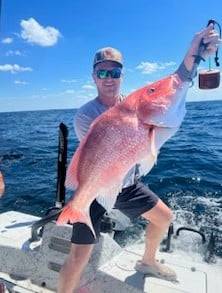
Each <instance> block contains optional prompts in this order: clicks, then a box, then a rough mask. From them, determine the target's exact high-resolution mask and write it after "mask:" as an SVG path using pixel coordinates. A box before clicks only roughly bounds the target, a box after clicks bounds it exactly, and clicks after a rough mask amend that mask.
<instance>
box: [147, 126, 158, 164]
mask: <svg viewBox="0 0 222 293" xmlns="http://www.w3.org/2000/svg"><path fill="white" fill-rule="evenodd" d="M149 137H150V153H151V156H152V157H153V158H154V162H155V163H156V162H157V155H158V151H157V148H156V141H155V127H152V128H151V130H150V133H149Z"/></svg>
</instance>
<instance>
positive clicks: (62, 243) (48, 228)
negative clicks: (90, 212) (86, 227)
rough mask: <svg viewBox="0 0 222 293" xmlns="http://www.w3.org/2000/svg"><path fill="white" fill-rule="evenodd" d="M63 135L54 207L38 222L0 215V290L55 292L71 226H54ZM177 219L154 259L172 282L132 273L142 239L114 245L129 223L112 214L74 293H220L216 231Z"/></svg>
mask: <svg viewBox="0 0 222 293" xmlns="http://www.w3.org/2000/svg"><path fill="white" fill-rule="evenodd" d="M67 133H68V132H67V127H66V126H65V125H64V124H63V123H61V124H60V127H59V148H58V149H59V150H58V180H57V193H56V200H55V204H54V206H52V208H50V209H49V210H48V211H47V213H46V215H45V216H44V217H42V218H40V217H37V216H33V215H30V214H26V213H21V212H18V211H8V212H5V213H2V214H0V292H22V293H26V292H46V293H47V292H56V288H57V282H58V275H59V271H60V268H61V266H62V264H63V262H64V260H65V258H66V257H67V255H68V253H69V249H70V245H71V244H70V238H71V233H72V226H71V225H69V224H67V225H65V226H62V227H58V226H57V225H56V219H57V218H58V215H59V214H60V212H61V210H62V207H63V206H64V202H65V187H64V180H65V175H66V167H65V166H66V157H67ZM116 212H117V213H118V211H116ZM181 213H182V212H181ZM188 217H189V215H188ZM178 218H179V215H178V213H177V214H176V215H175V220H174V222H173V223H172V224H171V226H170V227H169V230H168V233H167V234H166V235H165V238H164V240H163V242H162V244H161V246H160V249H159V252H158V255H157V256H158V260H159V261H160V262H161V263H166V264H167V265H169V266H170V267H171V268H173V269H174V270H175V271H176V273H177V280H176V281H168V280H164V279H162V278H157V277H154V276H152V275H144V274H142V273H139V272H137V271H135V269H134V267H135V263H136V261H137V260H138V259H141V257H142V253H143V248H144V247H143V246H144V244H143V241H142V240H141V241H140V240H139V241H137V242H136V243H133V244H132V245H129V246H126V247H122V246H120V245H119V243H118V242H117V241H116V237H115V236H116V235H117V233H122V232H123V231H124V230H125V229H127V227H128V226H130V221H129V219H128V218H126V217H124V216H123V215H122V214H121V213H120V212H119V214H116V213H115V212H114V213H113V214H112V213H111V214H109V215H105V216H104V219H103V222H102V227H101V228H102V231H103V232H102V235H101V238H100V241H99V243H98V244H96V245H95V248H94V252H93V253H92V256H91V259H90V261H89V264H88V266H87V268H86V270H85V272H84V274H83V276H82V278H81V281H80V284H79V288H78V290H77V292H79V293H81V292H82V293H83V292H85V293H86V292H94V293H109V292H121V293H139V292H148V293H159V292H164V293H173V292H175V293H177V292H178V293H179V292H187V293H220V292H221V290H222V259H221V258H220V257H219V256H217V252H216V247H217V243H218V241H221V234H222V233H221V229H220V228H219V227H218V229H215V228H211V227H205V228H203V229H199V230H197V229H195V227H191V226H187V225H186V226H184V225H181V223H180V221H178Z"/></svg>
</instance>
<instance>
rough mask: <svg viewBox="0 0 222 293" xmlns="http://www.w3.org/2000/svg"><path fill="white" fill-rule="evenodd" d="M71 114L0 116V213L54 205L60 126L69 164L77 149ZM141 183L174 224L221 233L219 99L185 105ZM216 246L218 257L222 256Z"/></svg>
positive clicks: (133, 230) (137, 228) (136, 229)
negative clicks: (1, 190) (1, 182)
mask: <svg viewBox="0 0 222 293" xmlns="http://www.w3.org/2000/svg"><path fill="white" fill-rule="evenodd" d="M75 113H76V110H75V109H73V110H71V109H69V110H47V111H27V112H13V113H0V169H1V170H2V172H3V174H4V179H5V184H6V191H5V194H4V196H3V197H2V199H0V212H4V211H9V210H16V211H20V212H25V213H30V214H34V215H37V216H43V215H44V214H45V213H46V212H47V210H48V209H49V208H50V207H52V206H54V203H55V199H56V182H57V157H58V133H59V124H60V123H61V122H63V123H65V124H66V125H67V127H68V129H69V135H68V161H69V160H70V158H71V156H72V154H73V153H74V151H75V149H76V147H77V145H78V140H77V138H76V137H75V134H74V131H73V125H72V121H73V117H74V115H75ZM142 180H143V182H144V183H145V184H148V185H149V187H150V188H151V189H152V190H153V191H155V192H156V193H157V194H158V195H159V197H160V198H161V199H162V200H164V201H165V202H166V203H167V204H168V205H169V206H170V207H171V208H172V209H173V211H174V213H175V219H176V220H177V222H178V223H180V222H181V223H183V225H184V224H185V225H186V226H189V227H193V228H195V229H202V228H203V227H204V229H208V228H213V229H215V230H216V231H217V232H218V231H219V233H220V235H221V234H222V230H221V227H222V101H211V102H195V103H188V104H187V114H186V117H185V120H184V122H183V124H182V126H181V128H180V130H179V131H178V132H177V134H176V135H175V136H174V137H173V138H171V139H170V140H169V141H168V142H167V143H166V144H165V145H164V146H163V147H162V149H161V151H160V154H159V157H158V162H157V165H156V166H154V168H153V169H152V170H151V172H150V173H149V174H148V175H147V176H146V177H144V178H143V179H142ZM69 196H70V193H69V192H67V197H69ZM143 224H144V223H143V222H142V221H141V220H140V219H138V220H135V223H134V225H133V226H132V227H130V228H129V229H128V230H127V232H126V233H127V234H126V235H125V240H122V243H124V241H131V240H134V239H137V237H138V235H139V234H140V232H141V230H143V227H144V225H143ZM206 227H207V228H206ZM135 235H136V236H135ZM220 243H221V241H220ZM220 243H219V242H218V246H217V254H218V255H219V256H222V246H221V244H220Z"/></svg>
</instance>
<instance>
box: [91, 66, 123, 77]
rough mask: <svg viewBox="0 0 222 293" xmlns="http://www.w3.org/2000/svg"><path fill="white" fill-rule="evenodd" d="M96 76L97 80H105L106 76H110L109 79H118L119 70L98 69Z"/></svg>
mask: <svg viewBox="0 0 222 293" xmlns="http://www.w3.org/2000/svg"><path fill="white" fill-rule="evenodd" d="M96 76H97V78H99V79H105V78H107V77H108V76H111V78H120V76H121V69H120V68H114V69H112V70H106V69H99V70H97V71H96Z"/></svg>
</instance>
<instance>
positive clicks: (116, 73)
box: [110, 68, 121, 78]
mask: <svg viewBox="0 0 222 293" xmlns="http://www.w3.org/2000/svg"><path fill="white" fill-rule="evenodd" d="M110 72H111V77H112V78H120V76H121V69H119V68H115V69H113V70H111V71H110Z"/></svg>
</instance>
